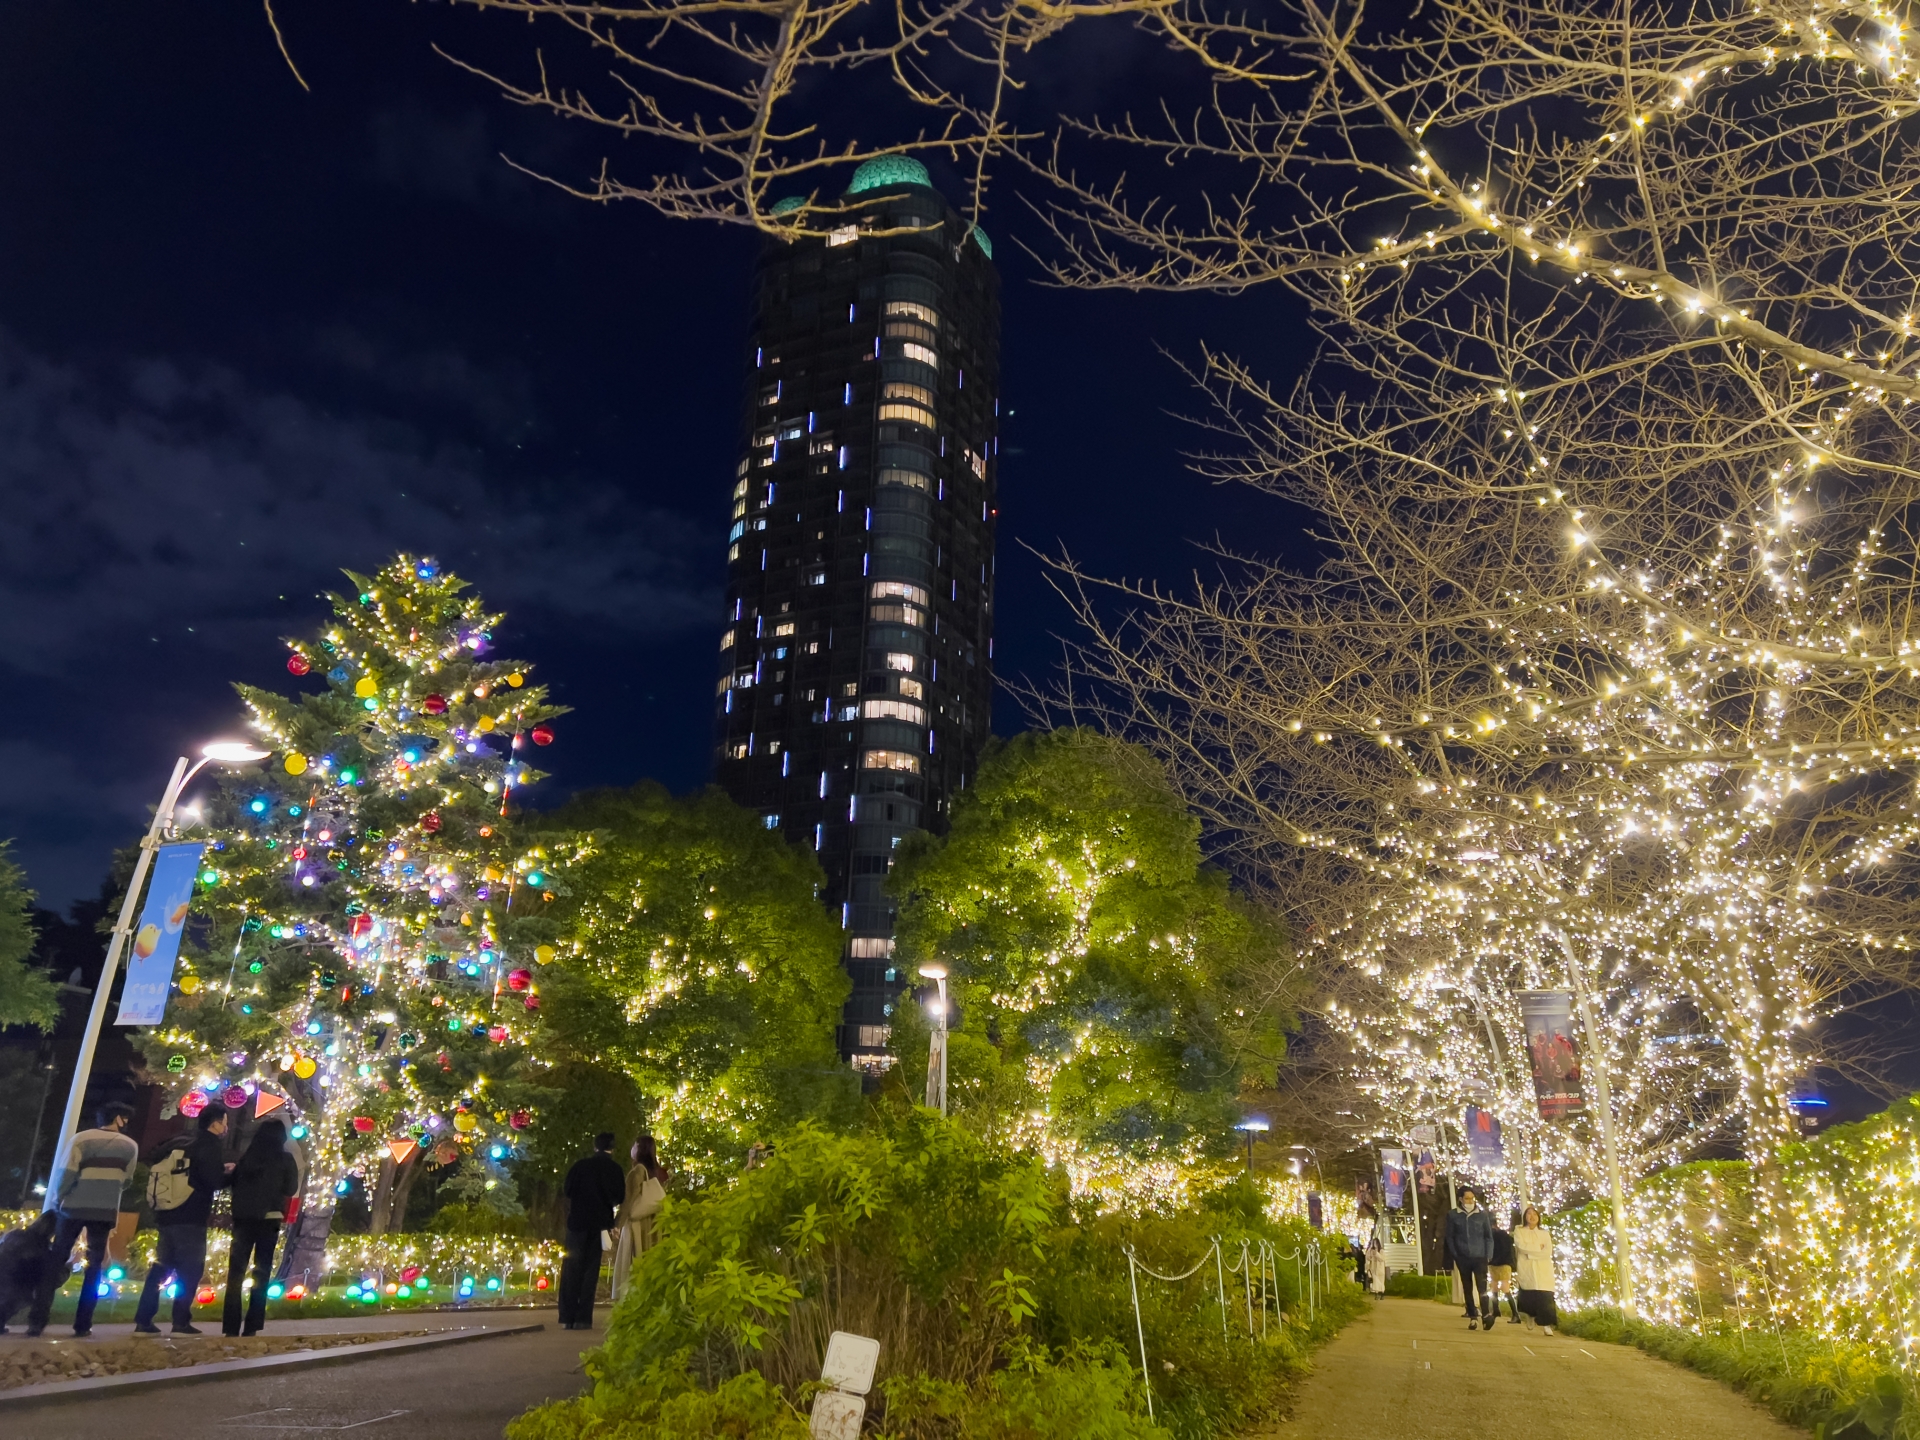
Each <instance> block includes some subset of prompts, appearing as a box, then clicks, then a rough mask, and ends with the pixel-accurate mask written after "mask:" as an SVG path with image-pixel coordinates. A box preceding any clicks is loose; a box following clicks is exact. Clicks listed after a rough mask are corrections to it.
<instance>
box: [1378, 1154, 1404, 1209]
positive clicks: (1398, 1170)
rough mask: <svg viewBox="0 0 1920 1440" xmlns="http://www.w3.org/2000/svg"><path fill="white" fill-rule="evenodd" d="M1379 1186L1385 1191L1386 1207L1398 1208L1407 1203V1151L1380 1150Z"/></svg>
mask: <svg viewBox="0 0 1920 1440" xmlns="http://www.w3.org/2000/svg"><path fill="white" fill-rule="evenodd" d="M1380 1188H1381V1189H1382V1190H1383V1191H1384V1192H1385V1193H1386V1198H1387V1209H1389V1210H1398V1209H1399V1208H1400V1207H1401V1206H1403V1205H1405V1204H1406V1203H1407V1152H1406V1151H1404V1150H1382V1151H1381V1152H1380Z"/></svg>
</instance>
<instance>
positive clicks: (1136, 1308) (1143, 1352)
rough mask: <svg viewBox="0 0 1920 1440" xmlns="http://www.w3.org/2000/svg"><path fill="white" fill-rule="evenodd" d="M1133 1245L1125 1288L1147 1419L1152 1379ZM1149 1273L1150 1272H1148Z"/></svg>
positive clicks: (1150, 1411)
mask: <svg viewBox="0 0 1920 1440" xmlns="http://www.w3.org/2000/svg"><path fill="white" fill-rule="evenodd" d="M1136 1268H1137V1267H1136V1265H1135V1262H1134V1258H1133V1247H1132V1246H1131V1245H1129V1246H1127V1289H1129V1290H1131V1291H1132V1292H1133V1333H1134V1334H1135V1335H1137V1336H1138V1337H1139V1338H1140V1388H1141V1389H1143V1390H1145V1391H1146V1392H1147V1419H1148V1420H1149V1421H1151V1420H1152V1419H1153V1380H1152V1377H1150V1376H1149V1375H1148V1374H1147V1327H1146V1326H1145V1325H1144V1324H1143V1323H1142V1322H1141V1319H1140V1282H1139V1280H1138V1279H1136V1278H1135V1271H1136ZM1149 1273H1151V1272H1149Z"/></svg>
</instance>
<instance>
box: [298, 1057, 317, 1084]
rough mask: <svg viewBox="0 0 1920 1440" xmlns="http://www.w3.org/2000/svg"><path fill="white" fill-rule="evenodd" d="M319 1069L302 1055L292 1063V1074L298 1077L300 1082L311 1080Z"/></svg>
mask: <svg viewBox="0 0 1920 1440" xmlns="http://www.w3.org/2000/svg"><path fill="white" fill-rule="evenodd" d="M319 1068H320V1067H319V1066H318V1065H316V1064H315V1063H314V1062H313V1061H311V1060H309V1059H308V1058H307V1057H306V1056H304V1055H302V1056H301V1057H300V1058H299V1059H298V1060H296V1061H294V1062H293V1073H294V1074H296V1075H298V1076H299V1077H300V1078H301V1079H302V1080H311V1079H312V1078H313V1072H314V1071H316V1070H318V1069H319Z"/></svg>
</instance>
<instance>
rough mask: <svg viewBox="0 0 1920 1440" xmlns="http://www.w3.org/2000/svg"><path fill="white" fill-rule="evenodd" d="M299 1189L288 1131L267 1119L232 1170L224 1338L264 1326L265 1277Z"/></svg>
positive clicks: (271, 1265)
mask: <svg viewBox="0 0 1920 1440" xmlns="http://www.w3.org/2000/svg"><path fill="white" fill-rule="evenodd" d="M299 1191H300V1165H299V1162H298V1161H296V1160H295V1159H294V1158H293V1156H291V1155H289V1154H288V1153H287V1127H286V1126H285V1125H284V1124H283V1123H282V1122H280V1121H278V1120H269V1121H267V1122H266V1123H265V1124H263V1125H262V1126H261V1127H260V1128H259V1129H258V1130H256V1131H254V1132H253V1141H252V1143H251V1144H249V1145H248V1146H247V1152H246V1154H244V1155H242V1156H241V1157H240V1163H239V1164H237V1165H235V1166H234V1167H233V1248H232V1249H231V1250H229V1251H228V1252H227V1301H226V1304H225V1306H224V1307H222V1310H221V1315H220V1333H221V1334H223V1335H252V1334H255V1333H257V1332H258V1331H259V1330H260V1328H261V1327H262V1326H264V1325H265V1324H266V1323H267V1277H268V1276H270V1275H272V1274H273V1252H274V1247H275V1246H277V1245H278V1244H279V1243H280V1226H281V1223H282V1222H283V1221H285V1220H286V1218H287V1208H288V1207H289V1206H290V1205H292V1203H293V1197H294V1196H295V1195H296V1194H298V1193H299ZM249 1260H251V1261H252V1264H253V1294H252V1296H251V1298H250V1299H248V1301H247V1306H246V1310H247V1319H246V1326H245V1328H244V1329H243V1328H242V1327H241V1323H240V1291H241V1289H242V1285H243V1281H244V1278H245V1276H246V1273H247V1265H248V1261H249Z"/></svg>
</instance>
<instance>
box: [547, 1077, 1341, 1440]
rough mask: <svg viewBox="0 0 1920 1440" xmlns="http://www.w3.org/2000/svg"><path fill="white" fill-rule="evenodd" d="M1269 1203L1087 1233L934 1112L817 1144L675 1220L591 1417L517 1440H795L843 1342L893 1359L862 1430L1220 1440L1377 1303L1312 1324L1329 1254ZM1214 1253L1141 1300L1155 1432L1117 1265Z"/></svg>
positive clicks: (682, 1202) (551, 1411) (782, 1151)
mask: <svg viewBox="0 0 1920 1440" xmlns="http://www.w3.org/2000/svg"><path fill="white" fill-rule="evenodd" d="M1264 1199H1265V1197H1263V1196H1262V1195H1261V1194H1260V1193H1259V1192H1258V1191H1256V1190H1255V1189H1254V1188H1253V1187H1252V1186H1251V1185H1249V1184H1247V1183H1245V1182H1244V1181H1242V1182H1236V1183H1235V1184H1232V1185H1229V1186H1227V1187H1225V1188H1224V1189H1222V1190H1219V1191H1216V1192H1215V1193H1214V1194H1212V1195H1210V1196H1208V1197H1206V1198H1205V1199H1204V1200H1203V1201H1202V1202H1201V1205H1200V1208H1198V1209H1197V1210H1195V1211H1193V1212H1190V1213H1188V1214H1185V1215H1182V1216H1179V1217H1171V1218H1168V1217H1147V1218H1126V1217H1121V1216H1095V1215H1092V1214H1089V1213H1082V1214H1079V1215H1075V1214H1073V1213H1072V1207H1071V1206H1070V1205H1069V1204H1068V1202H1067V1199H1066V1194H1065V1186H1064V1182H1063V1181H1062V1180H1061V1179H1060V1178H1059V1177H1058V1176H1055V1175H1049V1174H1048V1173H1047V1172H1046V1171H1045V1170H1044V1169H1043V1168H1042V1167H1041V1165H1040V1164H1039V1162H1038V1161H1036V1160H1034V1159H1033V1158H1031V1157H1029V1156H1025V1155H1019V1154H1015V1153H1012V1152H1009V1151H1007V1150H1005V1149H1002V1148H998V1147H995V1146H992V1145H990V1144H988V1143H987V1142H985V1141H983V1140H981V1139H980V1138H978V1137H977V1136H974V1135H972V1134H971V1133H969V1132H968V1131H967V1130H965V1129H964V1128H962V1127H960V1126H958V1125H955V1124H952V1123H950V1122H948V1121H945V1120H943V1119H941V1118H940V1117H939V1116H938V1115H935V1114H933V1113H932V1112H930V1111H927V1110H925V1109H920V1108H911V1107H895V1108H891V1109H883V1110H882V1111H881V1113H880V1116H879V1119H878V1121H877V1123H876V1126H875V1128H874V1129H872V1130H871V1131H868V1132H865V1133H862V1134H858V1135H832V1134H828V1133H827V1132H825V1131H823V1130H820V1129H818V1128H817V1127H813V1126H810V1125H803V1126H801V1127H799V1128H798V1129H796V1130H795V1131H793V1132H791V1133H790V1134H789V1135H788V1136H787V1137H786V1138H784V1139H782V1140H781V1141H780V1143H779V1145H778V1147H777V1149H776V1151H775V1153H774V1155H773V1157H772V1158H771V1160H770V1161H769V1162H768V1163H767V1164H766V1165H765V1166H763V1167H761V1168H758V1169H755V1170H752V1171H748V1172H746V1173H744V1174H742V1175H740V1176H738V1177H737V1178H736V1179H735V1180H734V1181H733V1182H732V1183H731V1184H729V1185H727V1186H725V1187H715V1188H714V1189H713V1190H711V1191H709V1192H707V1193H705V1194H702V1195H699V1196H696V1197H693V1198H690V1199H689V1198H679V1197H676V1198H674V1199H671V1200H669V1202H668V1204H667V1207H666V1208H665V1210H663V1211H662V1212H661V1216H660V1220H659V1240H658V1243H657V1244H656V1245H655V1246H654V1248H653V1249H651V1250H650V1251H648V1253H647V1254H646V1255H645V1256H644V1257H642V1259H641V1262H640V1263H639V1264H638V1265H637V1266H636V1267H635V1270H634V1276H633V1285H632V1287H631V1289H630V1290H629V1292H628V1293H627V1295H626V1296H625V1298H623V1299H622V1301H621V1302H620V1304H619V1306H618V1307H617V1308H616V1309H615V1311H614V1315H613V1318H612V1320H611V1322H610V1324H609V1326H608V1332H607V1343H606V1344H605V1345H604V1346H603V1347H602V1348H601V1349H599V1350H597V1351H594V1352H591V1353H590V1354H589V1355H588V1357H587V1360H586V1368H587V1372H588V1374H589V1375H590V1376H591V1377H592V1378H593V1380H594V1381H595V1389H594V1393H593V1394H592V1395H590V1396H588V1397H586V1398H584V1399H581V1400H572V1401H563V1402H558V1403H556V1404H550V1405H546V1406H543V1407H541V1408H540V1409H539V1410H537V1411H534V1412H531V1413H530V1414H529V1415H528V1416H526V1417H523V1419H522V1420H521V1421H518V1422H516V1424H515V1427H514V1428H513V1429H512V1431H511V1432H510V1435H511V1440H562V1437H565V1440H601V1437H605V1440H625V1437H627V1436H629V1435H633V1436H638V1435H641V1434H649V1435H655V1434H657V1435H668V1436H677V1435H678V1434H679V1433H680V1431H678V1430H676V1429H674V1428H672V1427H674V1426H676V1425H681V1424H683V1423H690V1422H689V1421H686V1420H685V1419H684V1418H682V1417H687V1416H694V1417H697V1418H698V1419H699V1422H700V1423H701V1424H705V1425H707V1426H708V1427H709V1429H708V1431H707V1432H705V1433H712V1434H719V1435H730V1436H731V1435H738V1436H741V1437H748V1436H750V1437H753V1440H784V1437H786V1436H787V1435H788V1434H789V1433H797V1432H793V1431H792V1430H791V1427H792V1426H793V1425H794V1424H796V1423H799V1415H800V1410H801V1408H802V1407H803V1404H804V1402H805V1401H806V1399H807V1398H808V1397H809V1395H810V1394H811V1392H812V1390H813V1388H815V1380H816V1377H817V1376H818V1375H819V1372H820V1365H821V1361H822V1358H823V1356H824V1352H825V1349H826V1342H827V1338H828V1336H829V1335H830V1334H831V1333H832V1332H833V1331H834V1330H849V1331H853V1332H855V1333H857V1334H862V1335H870V1336H874V1337H875V1338H877V1339H879V1340H880V1342H881V1352H880V1371H879V1374H878V1376H877V1381H878V1384H877V1386H876V1389H875V1392H874V1394H873V1396H871V1397H870V1400H871V1403H872V1406H873V1422H872V1423H873V1425H874V1426H875V1430H876V1433H877V1434H880V1435H885V1436H889V1437H893V1440H1135V1437H1140V1440H1144V1437H1147V1436H1149V1435H1153V1434H1163V1435H1164V1434H1166V1433H1168V1432H1171V1433H1172V1434H1174V1435H1176V1436H1181V1437H1188V1440H1202V1437H1211V1436H1215V1435H1220V1434H1224V1433H1228V1432H1230V1431H1232V1430H1235V1429H1238V1428H1240V1427H1242V1426H1243V1425H1244V1424H1246V1423H1247V1422H1248V1421H1250V1420H1251V1419H1254V1418H1257V1417H1258V1416H1259V1415H1260V1414H1261V1413H1263V1412H1264V1411H1265V1410H1266V1409H1267V1408H1269V1407H1270V1406H1271V1404H1272V1403H1273V1401H1274V1399H1275V1398H1276V1393H1277V1390H1278V1387H1279V1384H1280V1382H1282V1381H1283V1380H1284V1379H1286V1378H1287V1377H1289V1376H1291V1375H1295V1374H1298V1373H1299V1372H1300V1371H1301V1370H1302V1369H1303V1368H1304V1363H1305V1360H1304V1357H1305V1354H1306V1352H1307V1349H1308V1348H1309V1347H1310V1346H1311V1345H1312V1344H1314V1343H1316V1342H1317V1341H1318V1340H1320V1339H1323V1338H1325V1337H1326V1336H1327V1335H1330V1334H1332V1333H1333V1331H1334V1330H1335V1329H1337V1328H1338V1326H1339V1325H1340V1324H1341V1323H1343V1322H1344V1321H1345V1320H1346V1319H1347V1318H1349V1317H1351V1316H1352V1315H1353V1314H1355V1313H1357V1312H1358V1310H1359V1309H1360V1308H1361V1307H1362V1306H1363V1305H1364V1303H1365V1302H1364V1299H1363V1298H1362V1297H1361V1295H1360V1293H1359V1292H1358V1290H1357V1289H1356V1287H1354V1286H1352V1285H1351V1284H1349V1283H1347V1282H1346V1281H1344V1280H1340V1281H1337V1282H1335V1285H1334V1288H1333V1293H1332V1294H1331V1295H1329V1296H1327V1297H1325V1298H1324V1300H1323V1301H1322V1303H1320V1304H1318V1305H1317V1306H1315V1307H1313V1308H1312V1310H1311V1313H1309V1307H1308V1306H1306V1305H1305V1304H1303V1303H1302V1297H1301V1295H1300V1294H1299V1293H1298V1290H1299V1287H1298V1284H1297V1280H1296V1270H1295V1268H1294V1267H1295V1261H1294V1259H1293V1258H1292V1257H1293V1256H1295V1255H1304V1254H1305V1253H1306V1250H1305V1248H1303V1247H1311V1246H1313V1245H1316V1244H1325V1245H1328V1247H1329V1248H1328V1252H1327V1253H1328V1256H1329V1258H1332V1256H1333V1255H1334V1254H1335V1251H1334V1250H1333V1248H1332V1244H1331V1242H1327V1241H1324V1240H1322V1239H1320V1238H1319V1237H1317V1236H1315V1235H1314V1234H1313V1233H1312V1232H1310V1231H1308V1230H1307V1229H1306V1227H1305V1225H1304V1224H1302V1223H1301V1222H1299V1221H1285V1222H1274V1221H1272V1220H1269V1219H1268V1218H1267V1217H1266V1216H1265V1214H1264V1213H1263V1208H1262V1207H1263V1204H1264ZM1214 1236H1219V1237H1221V1241H1222V1247H1223V1248H1222V1252H1221V1257H1220V1259H1219V1261H1218V1262H1217V1263H1215V1264H1209V1265H1205V1266H1203V1267H1202V1268H1201V1269H1200V1270H1199V1271H1198V1272H1197V1273H1196V1274H1195V1275H1193V1276H1192V1277H1190V1278H1189V1279H1188V1280H1186V1281H1183V1282H1181V1283H1179V1284H1175V1285H1167V1284H1163V1283H1161V1282H1158V1281H1148V1280H1142V1282H1141V1287H1140V1300H1141V1320H1142V1326H1143V1328H1144V1331H1145V1335H1146V1342H1147V1351H1148V1360H1149V1364H1150V1366H1151V1367H1153V1382H1154V1385H1153V1403H1154V1406H1155V1410H1156V1418H1157V1419H1158V1422H1159V1424H1158V1425H1157V1426H1156V1425H1153V1424H1151V1423H1150V1422H1149V1420H1148V1418H1147V1413H1146V1411H1147V1395H1146V1391H1145V1388H1144V1387H1143V1385H1142V1383H1141V1375H1140V1371H1139V1369H1138V1362H1137V1357H1138V1354H1139V1351H1138V1339H1137V1336H1136V1333H1135V1330H1134V1324H1133V1308H1132V1299H1131V1291H1130V1288H1129V1286H1128V1271H1127V1247H1132V1249H1133V1250H1134V1251H1135V1253H1137V1254H1138V1255H1139V1256H1140V1257H1141V1259H1142V1260H1143V1261H1144V1262H1145V1263H1146V1264H1148V1265H1150V1266H1152V1267H1153V1268H1155V1269H1158V1270H1162V1271H1172V1270H1176V1269H1186V1268H1187V1267H1189V1266H1191V1265H1192V1264H1193V1263H1194V1261H1195V1260H1196V1259H1199V1258H1200V1257H1202V1256H1206V1255H1209V1254H1210V1253H1211V1251H1210V1246H1211V1244H1212V1238H1213V1237H1214ZM1263 1244H1264V1245H1266V1246H1270V1247H1274V1248H1275V1249H1277V1250H1278V1252H1279V1253H1280V1254H1281V1255H1283V1256H1286V1257H1287V1258H1286V1259H1285V1260H1284V1261H1283V1263H1282V1264H1281V1265H1280V1267H1279V1269H1278V1271H1277V1273H1274V1274H1272V1276H1271V1277H1270V1282H1269V1283H1268V1284H1267V1285H1266V1286H1264V1287H1262V1289H1261V1290H1259V1291H1252V1292H1250V1291H1249V1289H1248V1284H1247V1280H1246V1277H1245V1275H1244V1274H1235V1273H1234V1269H1233V1267H1237V1266H1239V1265H1240V1264H1241V1261H1242V1257H1243V1256H1254V1257H1257V1256H1258V1255H1259V1254H1260V1253H1261V1247H1262V1245H1263ZM1253 1268H1255V1269H1256V1270H1258V1269H1259V1268H1261V1267H1259V1266H1258V1265H1257V1264H1256V1265H1255V1266H1254V1267H1253ZM1223 1281H1224V1282H1225V1284H1226V1287H1227V1288H1226V1295H1225V1299H1226V1301H1227V1305H1226V1307H1225V1309H1224V1311H1223V1307H1222V1305H1221V1298H1222V1297H1221V1285H1222V1282H1223ZM1262 1292H1264V1293H1262ZM1256 1296H1258V1297H1259V1299H1261V1300H1262V1301H1264V1302H1266V1303H1264V1304H1261V1305H1259V1306H1258V1307H1256V1304H1255V1297H1256ZM1249 1311H1251V1312H1252V1318H1253V1328H1254V1330H1255V1332H1256V1333H1255V1334H1254V1335H1252V1336H1251V1337H1250V1336H1249V1334H1248V1318H1249ZM1261 1332H1264V1333H1261ZM748 1377H751V1378H750V1379H749V1378H748ZM703 1407H704V1408H703ZM716 1407H717V1408H716ZM727 1426H733V1427H734V1428H732V1429H728V1428H725V1427H727ZM715 1427H718V1428H715ZM743 1427H744V1428H743Z"/></svg>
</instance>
